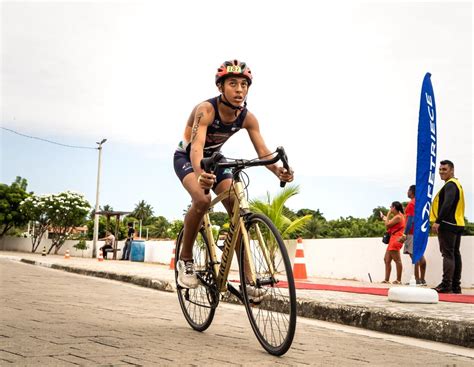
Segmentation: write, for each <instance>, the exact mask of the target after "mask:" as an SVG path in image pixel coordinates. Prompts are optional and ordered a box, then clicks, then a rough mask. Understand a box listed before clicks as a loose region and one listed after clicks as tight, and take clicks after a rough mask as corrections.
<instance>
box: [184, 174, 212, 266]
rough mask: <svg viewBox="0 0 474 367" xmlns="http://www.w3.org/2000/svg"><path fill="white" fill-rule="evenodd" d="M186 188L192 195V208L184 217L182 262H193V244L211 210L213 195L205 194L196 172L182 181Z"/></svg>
mask: <svg viewBox="0 0 474 367" xmlns="http://www.w3.org/2000/svg"><path fill="white" fill-rule="evenodd" d="M182 183H183V186H184V188H185V189H186V190H187V191H188V193H189V195H191V207H190V208H189V210H188V212H187V213H186V216H185V217H184V233H183V248H182V250H181V254H180V259H181V260H192V258H193V243H194V241H195V239H196V236H197V234H198V232H199V227H200V226H201V223H202V218H203V216H204V214H205V213H206V211H207V210H208V209H209V205H210V203H211V195H210V194H207V195H206V194H205V193H204V190H203V189H202V188H201V186H200V185H199V183H198V182H197V180H196V176H195V174H194V172H191V173H190V174H188V175H186V176H185V177H184V179H183V181H182Z"/></svg>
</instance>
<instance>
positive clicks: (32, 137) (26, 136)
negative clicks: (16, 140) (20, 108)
mask: <svg viewBox="0 0 474 367" xmlns="http://www.w3.org/2000/svg"><path fill="white" fill-rule="evenodd" d="M0 127H1V128H2V130H5V131H9V132H11V133H13V134H16V135H20V136H23V137H25V138H30V139H36V140H40V141H44V142H46V143H50V144H55V145H59V146H62V147H66V148H74V149H94V150H96V149H98V148H95V147H86V146H80V145H69V144H63V143H58V142H56V141H52V140H48V139H44V138H40V137H37V136H32V135H27V134H23V133H20V132H18V131H15V130H12V129H9V128H7V127H3V126H0Z"/></svg>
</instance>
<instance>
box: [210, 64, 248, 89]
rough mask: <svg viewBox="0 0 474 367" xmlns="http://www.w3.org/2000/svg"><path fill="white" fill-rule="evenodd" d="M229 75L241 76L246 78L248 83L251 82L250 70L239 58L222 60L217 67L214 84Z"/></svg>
mask: <svg viewBox="0 0 474 367" xmlns="http://www.w3.org/2000/svg"><path fill="white" fill-rule="evenodd" d="M230 75H235V76H241V77H244V78H246V79H247V80H248V82H249V85H250V84H252V72H251V71H250V69H249V67H248V66H247V64H246V63H245V62H242V61H239V60H229V61H224V63H223V64H222V65H221V66H220V67H219V68H218V69H217V73H216V84H218V83H220V82H222V80H223V79H224V78H226V77H228V76H230Z"/></svg>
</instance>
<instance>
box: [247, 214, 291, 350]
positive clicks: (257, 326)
mask: <svg viewBox="0 0 474 367" xmlns="http://www.w3.org/2000/svg"><path fill="white" fill-rule="evenodd" d="M245 225H246V229H247V232H248V236H249V242H250V257H251V259H252V262H253V266H254V268H255V273H256V278H257V283H256V284H253V285H252V284H249V280H248V279H247V275H246V265H245V259H246V253H245V251H246V249H245V246H244V244H243V241H242V244H241V246H240V256H239V268H240V284H241V285H243V284H245V285H246V286H241V292H242V296H243V300H244V305H245V309H246V311H247V315H248V318H249V321H250V324H251V326H252V329H253V331H254V333H255V335H256V337H257V339H258V341H259V342H260V344H261V345H262V346H263V348H264V349H265V350H266V351H267V352H268V353H270V354H272V355H276V356H281V355H283V354H285V353H286V352H287V351H288V349H289V348H290V347H291V344H292V342H293V337H294V335H295V330H296V312H297V310H296V291H295V284H294V279H293V272H292V270H291V262H290V259H289V257H288V252H287V251H286V247H285V244H284V242H283V239H282V238H281V235H280V233H279V232H278V230H277V229H276V227H275V225H274V224H273V223H272V221H271V220H270V219H269V218H268V217H266V216H265V215H263V214H256V213H252V214H251V215H249V216H248V217H247V218H246V221H245ZM257 227H258V228H259V230H260V232H261V234H262V236H259V235H258V232H257ZM259 238H264V241H265V242H266V243H267V244H269V245H267V246H265V248H267V249H269V251H267V254H269V256H267V258H268V257H269V258H271V259H273V260H271V261H272V264H273V266H274V269H275V271H274V272H273V275H272V272H271V271H270V266H269V265H268V261H265V256H264V251H262V247H261V246H262V244H261V241H260V240H259ZM247 267H248V266H247ZM247 273H250V272H249V271H248V270H247ZM247 287H251V288H252V287H253V291H254V292H255V291H257V293H258V294H261V295H262V296H261V297H255V294H254V295H249V294H248V293H249V291H250V289H248V288H247ZM255 300H257V301H255Z"/></svg>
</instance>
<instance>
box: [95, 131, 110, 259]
mask: <svg viewBox="0 0 474 367" xmlns="http://www.w3.org/2000/svg"><path fill="white" fill-rule="evenodd" d="M106 141H107V139H102V141H101V142H100V143H99V142H96V144H98V145H99V147H98V148H97V149H98V150H99V164H98V167H97V189H96V192H95V210H94V238H93V242H92V257H97V240H98V238H99V215H98V214H97V212H98V211H99V186H100V167H101V159H102V144H104V143H105V142H106Z"/></svg>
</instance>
